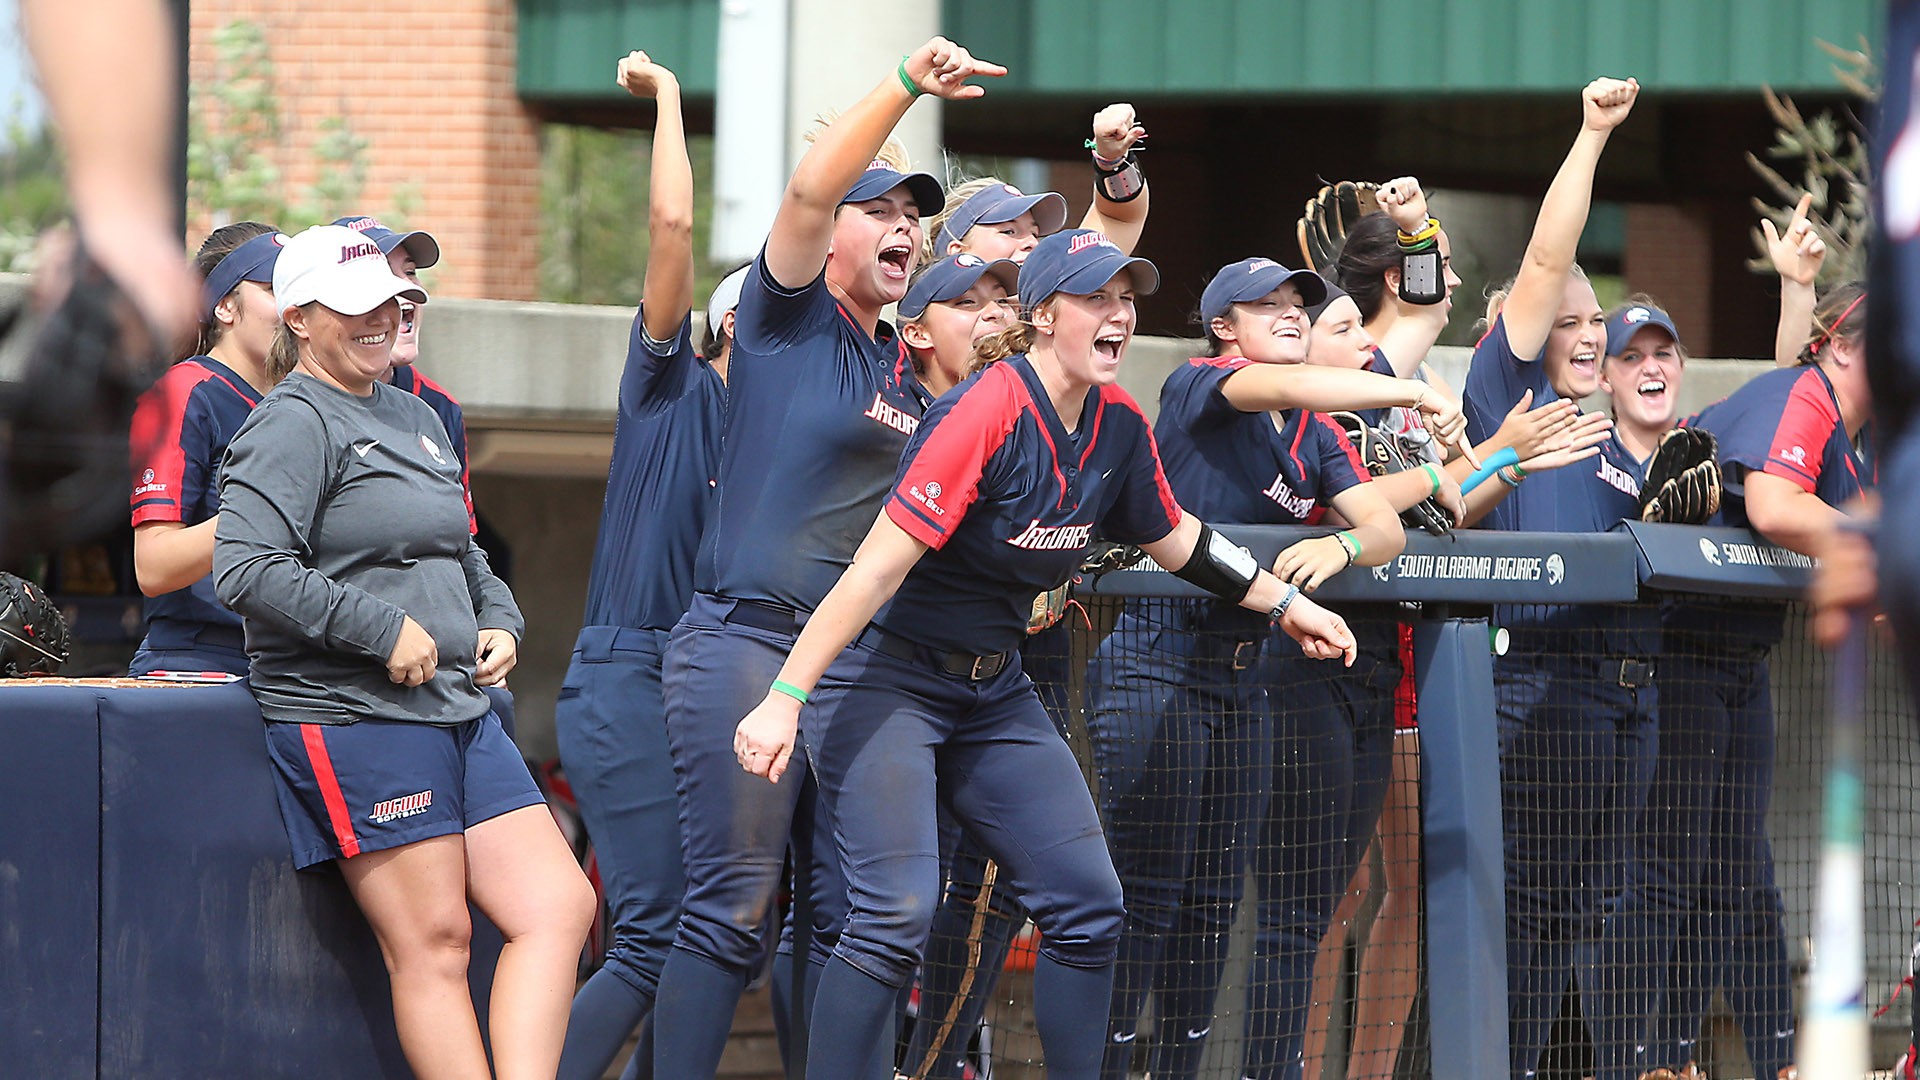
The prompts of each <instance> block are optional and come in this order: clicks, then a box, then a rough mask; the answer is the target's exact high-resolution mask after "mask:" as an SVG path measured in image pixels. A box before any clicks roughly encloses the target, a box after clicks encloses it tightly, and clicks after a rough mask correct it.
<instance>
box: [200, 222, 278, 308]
mask: <svg viewBox="0 0 1920 1080" xmlns="http://www.w3.org/2000/svg"><path fill="white" fill-rule="evenodd" d="M286 245H287V238H286V237H285V236H282V235H281V234H279V233H277V232H270V233H262V234H260V235H259V236H256V237H254V238H253V239H251V240H249V241H247V242H246V243H244V244H241V245H240V246H239V247H237V248H234V249H233V250H232V251H229V252H227V254H226V257H225V258H222V259H221V260H220V261H219V262H217V263H214V264H213V271H212V272H211V273H209V274H208V275H207V281H206V284H205V285H204V286H202V288H201V290H200V322H201V324H202V325H207V326H211V325H212V324H213V309H214V308H216V307H219V306H220V301H222V300H225V299H226V298H227V294H228V293H230V292H232V291H233V290H235V289H237V288H239V287H240V283H241V282H243V281H251V282H255V283H257V284H260V285H265V286H266V287H267V288H269V289H271V288H273V264H274V263H276V262H278V261H280V249H281V248H283V247H285V246H286Z"/></svg>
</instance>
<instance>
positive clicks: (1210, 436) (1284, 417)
mask: <svg viewBox="0 0 1920 1080" xmlns="http://www.w3.org/2000/svg"><path fill="white" fill-rule="evenodd" d="M1254 362H1255V361H1252V360H1249V359H1247V358H1246V357H1244V356H1197V357H1194V358H1193V359H1191V360H1189V361H1187V362H1186V363H1185V364H1183V365H1181V366H1180V367H1178V368H1175V369H1174V371H1173V374H1171V375H1169V376H1167V381H1166V383H1165V385H1163V386H1162V387H1161V388H1160V419H1159V421H1158V422H1156V423H1155V425H1154V429H1153V434H1154V438H1155V440H1156V441H1157V442H1158V443H1159V446H1160V457H1161V460H1162V461H1164V462H1165V463H1166V471H1167V481H1168V483H1170V484H1171V485H1172V486H1173V491H1174V493H1175V494H1176V495H1178V496H1179V498H1180V504H1181V505H1182V506H1185V507H1186V508H1187V509H1189V510H1191V511H1193V512H1194V513H1195V514H1198V515H1199V516H1200V518H1201V520H1203V521H1215V522H1219V521H1224V522H1232V523H1234V524H1237V525H1297V524H1308V525H1312V524H1316V523H1318V522H1319V521H1320V519H1321V518H1323V517H1325V516H1326V513H1327V504H1328V501H1329V500H1331V499H1332V498H1333V497H1334V496H1335V495H1338V494H1340V493H1341V492H1343V491H1345V490H1347V489H1348V488H1350V487H1353V486H1354V485H1355V484H1361V483H1365V482H1366V481H1368V480H1369V479H1370V477H1369V476H1368V474H1367V469H1366V466H1365V465H1364V464H1363V463H1362V462H1361V460H1360V455H1359V453H1358V452H1357V451H1355V450H1354V448H1353V443H1352V442H1350V441H1349V440H1348V439H1347V435H1346V432H1344V431H1342V430H1341V429H1340V425H1338V424H1336V423H1334V422H1333V421H1332V420H1331V419H1329V418H1328V417H1326V416H1324V415H1322V414H1320V413H1316V412H1308V411H1306V410H1305V409H1289V410H1287V411H1286V412H1284V413H1277V414H1276V413H1270V412H1264V411H1263V412H1252V413H1249V412H1241V411H1240V410H1239V409H1237V408H1235V407H1234V406H1233V403H1232V402H1230V401H1228V400H1227V396H1226V394H1225V392H1224V391H1223V390H1222V386H1223V385H1224V384H1225V383H1226V381H1227V378H1228V377H1229V376H1231V375H1232V374H1233V373H1234V372H1237V371H1239V370H1241V369H1242V368H1244V367H1246V366H1247V365H1249V364H1252V363H1254Z"/></svg>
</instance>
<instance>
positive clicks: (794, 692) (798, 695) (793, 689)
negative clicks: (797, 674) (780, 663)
mask: <svg viewBox="0 0 1920 1080" xmlns="http://www.w3.org/2000/svg"><path fill="white" fill-rule="evenodd" d="M773 692H774V693H776V694H785V695H787V696H788V697H790V698H792V699H793V700H795V701H797V702H799V703H800V704H802V705H805V704H806V703H807V692H806V691H805V690H802V689H800V688H799V687H797V686H795V685H793V684H792V683H790V682H783V681H782V680H780V679H775V680H773Z"/></svg>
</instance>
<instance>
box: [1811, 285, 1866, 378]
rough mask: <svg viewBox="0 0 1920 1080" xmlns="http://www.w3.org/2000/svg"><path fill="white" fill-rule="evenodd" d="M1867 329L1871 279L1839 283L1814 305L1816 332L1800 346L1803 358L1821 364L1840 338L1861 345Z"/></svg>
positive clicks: (1814, 330) (1830, 353) (1814, 327)
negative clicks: (1833, 344) (1868, 293)
mask: <svg viewBox="0 0 1920 1080" xmlns="http://www.w3.org/2000/svg"><path fill="white" fill-rule="evenodd" d="M1866 333H1867V283H1866V282H1864V281H1849V282H1847V283H1846V284H1845V285H1840V286H1837V287H1835V288H1834V289H1833V290H1831V291H1830V292H1828V293H1827V295H1825V296H1823V297H1821V298H1820V302H1819V303H1818V304H1815V305H1814V307H1813V333H1812V334H1811V335H1810V336H1809V337H1808V338H1807V343H1806V344H1805V345H1802V346H1800V362H1801V363H1802V364H1817V363H1819V362H1820V361H1822V360H1824V359H1826V358H1827V357H1828V356H1831V355H1833V349H1832V342H1833V341H1834V340H1835V339H1839V340H1841V341H1844V342H1846V343H1848V344H1849V345H1858V344H1859V343H1860V341H1861V339H1862V338H1864V337H1865V336H1866Z"/></svg>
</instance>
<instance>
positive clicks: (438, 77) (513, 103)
mask: <svg viewBox="0 0 1920 1080" xmlns="http://www.w3.org/2000/svg"><path fill="white" fill-rule="evenodd" d="M235 19H247V20H250V21H252V22H255V23H257V24H258V25H260V26H261V27H262V28H263V29H264V30H265V31H266V35H267V40H268V42H269V43H270V44H271V46H272V50H273V60H274V67H275V71H276V78H277V82H278V86H277V87H276V89H277V92H278V97H279V100H280V105H281V114H282V120H283V124H284V129H283V131H282V133H281V138H280V146H279V147H278V150H277V164H278V166H279V168H280V171H281V175H282V177H283V179H284V181H285V183H286V185H287V190H288V191H289V192H297V191H300V190H301V189H302V188H303V187H304V186H305V185H307V184H310V183H312V182H313V180H314V177H315V173H316V171H317V169H316V162H315V159H314V155H313V149H314V145H315V143H316V141H317V140H318V139H319V137H320V136H321V134H322V132H321V128H320V122H321V121H322V120H324V119H326V118H327V117H330V116H341V117H344V118H345V119H346V121H347V123H348V125H349V127H350V128H351V129H352V130H353V132H354V133H355V134H356V135H358V136H360V137H362V138H364V139H366V140H367V141H368V148H367V151H366V154H365V161H366V165H367V183H366V187H365V189H364V193H363V198H362V202H363V204H364V206H363V208H364V210H365V211H366V212H369V213H375V214H379V213H383V212H386V211H388V210H390V209H391V208H392V206H393V203H392V197H393V194H394V191H395V189H396V188H399V187H401V186H402V185H410V186H412V187H413V188H414V189H415V190H416V191H417V192H418V194H419V196H420V200H419V203H418V205H417V207H416V208H415V209H414V210H413V212H412V213H411V214H410V215H409V216H408V219H407V224H408V225H409V226H410V227H413V228H418V229H426V230H427V231H429V232H431V233H433V234H434V236H435V237H436V238H437V239H438V240H439V241H440V244H441V248H442V250H443V251H444V253H445V254H444V257H443V259H442V261H441V263H440V265H439V266H438V267H436V268H435V269H434V270H433V271H430V273H429V277H428V283H429V285H430V286H431V287H432V288H434V289H435V291H437V292H440V293H444V294H446V295H448V296H466V297H488V298H495V299H516V300H524V299H532V298H533V296H534V293H535V269H536V262H537V260H538V257H539V246H538V237H537V232H536V229H537V217H538V211H539V164H540V150H539V143H538V125H537V124H536V123H535V122H534V120H533V118H532V117H531V116H530V115H529V113H528V112H527V110H526V109H524V108H523V107H522V106H521V104H520V101H519V99H518V97H517V96H516V95H515V93H514V58H515V36H514V19H515V5H514V0H416V2H413V3H407V4H393V3H390V2H381V3H375V2H372V0H333V2H331V3H329V4H327V5H325V6H324V7H308V6H296V5H291V4H285V3H278V2H272V0H195V2H194V4H193V7H192V45H191V53H190V57H191V72H190V75H191V78H193V79H194V80H195V81H196V82H197V81H200V80H204V79H206V78H208V77H209V76H210V75H211V74H212V65H213V64H214V62H215V61H214V50H213V46H212V35H213V33H214V31H215V30H216V29H217V28H219V27H221V26H223V25H225V24H226V23H228V22H230V21H232V20H235ZM208 224H209V223H207V222H204V221H201V222H194V223H191V225H192V227H193V228H194V229H197V230H198V231H194V232H193V233H192V235H191V236H190V237H189V239H190V240H192V241H196V242H197V241H198V239H199V238H200V237H201V236H203V235H205V231H206V229H207V227H208ZM276 224H279V225H280V226H281V227H282V228H285V229H289V230H292V229H296V228H299V227H303V226H304V225H307V224H312V223H311V222H292V221H287V222H277V223H276Z"/></svg>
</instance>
